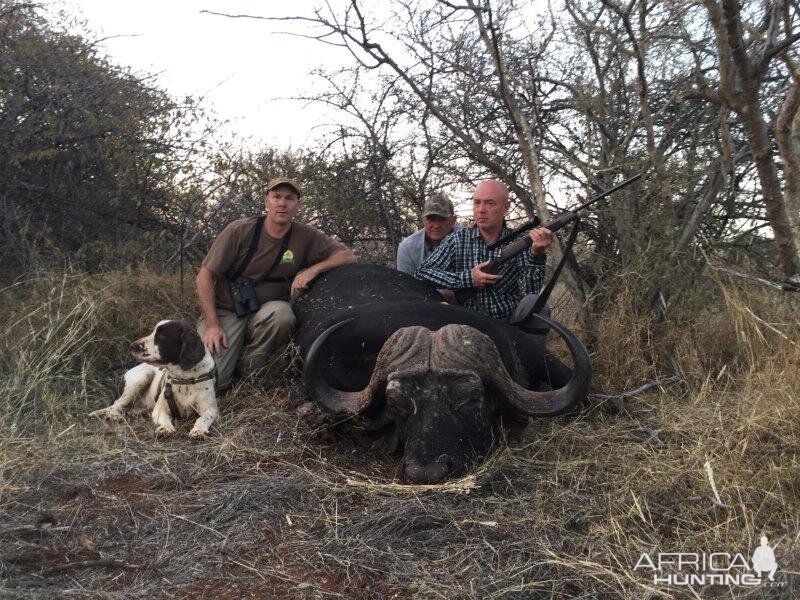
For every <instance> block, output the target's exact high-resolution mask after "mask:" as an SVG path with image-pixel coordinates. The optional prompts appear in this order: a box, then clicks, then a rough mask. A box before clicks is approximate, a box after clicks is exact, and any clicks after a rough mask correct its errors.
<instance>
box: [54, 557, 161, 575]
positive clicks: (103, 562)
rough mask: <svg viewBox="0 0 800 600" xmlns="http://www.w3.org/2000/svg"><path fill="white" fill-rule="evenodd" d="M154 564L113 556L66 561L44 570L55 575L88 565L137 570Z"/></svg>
mask: <svg viewBox="0 0 800 600" xmlns="http://www.w3.org/2000/svg"><path fill="white" fill-rule="evenodd" d="M151 566H152V565H150V564H141V565H133V564H131V563H126V562H123V561H121V560H114V559H111V558H98V559H94V560H82V561H79V562H72V563H64V564H63V565H56V566H54V567H50V568H49V569H47V570H46V571H44V573H43V574H44V575H54V574H55V573H61V572H63V571H70V570H72V569H85V568H88V567H109V568H112V569H127V570H132V571H136V570H139V569H148V568H150V567H151Z"/></svg>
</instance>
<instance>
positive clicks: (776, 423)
mask: <svg viewBox="0 0 800 600" xmlns="http://www.w3.org/2000/svg"><path fill="white" fill-rule="evenodd" d="M738 285H739V284H736V286H738ZM171 286H172V287H171ZM716 289H717V292H715V293H712V292H707V293H708V296H709V297H708V302H707V303H706V304H707V307H708V308H707V310H706V311H705V312H704V313H703V314H701V315H691V316H682V315H680V312H679V311H680V307H675V308H674V309H673V311H672V312H671V313H670V318H671V319H673V320H672V321H671V322H670V323H667V324H666V325H665V326H664V327H662V328H661V329H660V330H652V329H649V328H648V325H647V323H646V322H644V321H638V320H637V319H635V318H633V317H632V316H631V315H630V314H627V313H626V309H625V302H620V303H619V304H618V305H617V306H618V309H617V314H609V315H606V316H605V318H604V319H603V321H602V336H601V339H602V340H603V344H602V347H601V348H600V349H599V350H598V352H597V354H596V355H595V356H594V363H595V367H596V370H597V375H596V384H597V386H598V387H600V388H602V389H605V390H624V389H629V388H632V387H635V386H636V385H638V384H639V383H641V382H642V381H644V380H647V379H650V378H653V377H655V376H657V375H663V374H670V373H668V372H665V371H661V370H659V369H662V368H663V367H656V366H654V365H656V364H664V363H665V361H664V350H663V349H664V348H665V347H666V346H671V347H673V348H674V356H675V359H676V362H677V366H678V367H679V368H680V370H681V373H682V376H683V377H684V382H683V383H680V384H677V385H672V386H670V387H667V388H658V387H656V388H654V389H653V390H651V391H650V392H648V393H647V394H645V395H643V396H639V397H636V398H632V399H628V400H625V401H624V402H623V403H621V404H618V405H616V406H615V408H614V409H613V410H611V409H610V407H607V406H606V405H601V404H600V403H599V402H594V403H593V404H592V405H591V406H589V407H587V409H586V410H585V411H583V412H582V413H581V414H579V415H572V416H569V417H562V418H558V419H553V420H537V421H535V422H533V423H532V425H531V427H529V429H528V431H527V432H526V433H525V434H524V436H523V437H522V439H521V440H519V441H516V442H513V443H510V444H504V445H502V446H501V447H500V448H499V449H498V450H497V451H496V452H495V453H494V454H493V455H492V456H491V457H490V458H489V460H487V461H486V462H485V463H484V464H482V465H481V466H480V467H479V468H478V469H477V471H476V472H475V473H474V475H473V476H472V477H471V478H469V479H465V480H460V481H456V482H451V483H450V484H448V485H445V486H431V487H430V488H429V489H427V488H425V487H414V488H408V487H403V486H398V485H397V484H396V481H394V477H393V476H394V471H395V468H396V460H395V459H394V458H392V457H375V456H373V455H371V454H370V453H369V452H368V450H367V449H366V448H363V447H361V446H360V445H359V443H358V440H357V439H354V438H348V437H340V438H339V439H334V437H335V435H334V434H333V433H332V432H330V431H328V430H327V429H326V428H325V427H324V426H322V425H320V424H319V423H320V421H319V420H318V419H315V418H314V416H313V415H312V416H311V417H303V418H301V417H298V416H296V414H295V411H294V406H293V405H292V403H291V401H290V400H289V393H288V389H287V387H288V386H289V385H290V383H291V382H290V381H287V380H285V379H281V378H279V377H272V378H269V379H268V380H267V382H266V383H265V384H262V385H259V386H254V385H252V384H248V383H245V384H243V385H241V386H240V387H239V388H237V389H235V390H234V391H233V392H232V393H231V394H229V395H228V396H226V397H225V398H224V400H223V402H222V411H223V420H221V421H220V423H219V427H218V428H217V430H216V432H215V434H214V435H213V436H211V437H209V438H208V439H207V440H203V441H200V442H195V443H193V442H190V441H189V439H188V438H187V437H186V436H185V434H186V432H187V431H188V428H189V424H188V423H184V424H183V428H182V430H181V431H182V433H183V435H181V436H180V437H176V438H173V439H160V438H156V437H155V435H154V433H153V430H152V427H151V426H150V424H149V423H148V422H147V421H146V420H134V421H130V422H128V423H124V424H121V425H106V424H102V423H100V422H98V421H93V420H88V419H86V418H85V417H84V416H83V415H84V414H85V413H86V412H88V411H89V410H91V409H94V408H97V407H100V406H104V405H106V404H108V403H109V402H110V401H111V400H113V398H114V395H115V392H116V391H117V381H118V378H119V375H120V373H121V372H122V370H123V369H124V367H125V366H126V365H127V362H128V361H127V357H126V355H125V352H124V347H125V345H124V341H125V340H128V339H131V338H133V337H134V336H137V335H139V334H141V333H142V332H143V330H147V329H148V328H149V327H150V325H152V323H153V322H155V320H157V319H159V318H165V317H171V316H184V317H191V316H192V314H193V307H192V302H191V298H190V297H189V296H188V294H184V295H182V294H181V293H180V291H179V290H178V289H176V287H175V286H174V284H173V283H172V281H171V280H168V279H166V278H163V277H159V276H155V275H152V274H148V273H127V274H116V275H106V276H97V277H92V278H88V277H85V276H77V275H68V276H61V277H51V278H49V279H48V278H40V279H38V280H37V281H35V282H28V283H25V284H20V285H19V286H15V287H14V288H10V289H6V290H3V291H2V292H0V302H3V304H4V305H5V306H7V307H12V308H11V310H7V311H6V312H5V314H4V316H3V317H2V319H3V320H2V323H0V329H2V331H3V335H2V337H0V345H2V348H0V376H1V378H0V427H1V428H2V429H0V431H1V432H2V433H0V436H2V437H0V515H2V516H0V538H2V551H0V595H2V596H3V597H31V598H48V597H59V598H60V597H65V596H67V597H108V598H123V597H124V598H131V597H147V598H150V597H176V598H205V597H218V598H247V597H253V598H258V597H308V598H317V597H319V598H324V597H347V598H374V597H387V598H392V597H397V598H409V597H424V598H428V597H433V598H437V597H444V598H485V597H489V598H494V597H522V598H527V597H536V598H538V597H543V598H544V597H547V598H630V599H634V598H636V599H638V598H662V597H687V598H689V597H692V598H698V597H704V598H706V597H726V598H730V597H744V596H746V595H747V594H746V592H747V590H746V589H745V588H729V587H717V588H705V589H697V590H694V591H688V590H683V591H681V590H676V589H674V588H673V589H669V588H664V587H654V586H653V584H652V581H648V577H647V576H646V575H643V574H640V573H639V572H633V571H632V569H631V566H632V565H633V564H634V563H635V562H636V560H637V559H638V557H639V554H640V553H641V552H658V551H662V552H677V551H696V552H697V551H709V552H710V551H727V552H731V553H733V552H742V553H743V554H745V555H746V556H749V555H751V554H752V551H753V550H754V549H755V547H756V546H757V545H758V537H759V536H760V535H761V534H762V532H764V533H766V534H767V535H768V536H769V537H770V540H771V543H773V544H775V543H777V544H778V546H777V551H776V554H777V558H778V563H779V566H780V570H779V572H778V577H779V579H780V580H781V581H785V582H787V586H785V587H784V588H780V589H771V590H766V589H760V590H757V591H756V592H751V594H753V597H765V595H766V597H787V598H788V597H795V596H797V594H798V589H800V586H798V583H797V565H798V564H800V561H799V560H798V559H800V545H799V544H798V541H799V540H800V469H798V455H799V453H800V400H799V399H798V398H799V396H800V394H798V390H800V375H798V372H799V371H798V361H800V349H798V346H797V345H796V344H797V340H798V339H800V336H798V332H799V331H800V315H798V304H797V300H796V299H793V298H791V297H789V296H780V295H778V294H776V293H773V292H770V291H762V290H757V289H752V288H743V287H735V286H734V285H733V284H731V283H730V282H725V283H724V285H722V286H721V287H718V288H716ZM165 307H166V309H165ZM26 313H27V314H26ZM707 463H708V465H709V466H710V468H711V470H712V472H713V482H714V487H715V488H716V491H714V489H712V484H711V480H710V478H709V473H708V470H707V467H706V464H707ZM717 496H718V497H717Z"/></svg>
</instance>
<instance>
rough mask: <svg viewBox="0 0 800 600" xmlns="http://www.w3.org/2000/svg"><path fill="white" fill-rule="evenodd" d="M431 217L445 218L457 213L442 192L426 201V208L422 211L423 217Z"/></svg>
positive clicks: (432, 195)
mask: <svg viewBox="0 0 800 600" xmlns="http://www.w3.org/2000/svg"><path fill="white" fill-rule="evenodd" d="M430 215H436V216H438V217H445V218H447V217H452V216H454V215H455V211H454V210H453V203H452V202H450V200H449V199H448V198H447V196H445V195H444V194H442V193H441V192H436V193H435V194H431V195H430V196H429V197H428V199H427V200H425V206H424V208H423V209H422V216H423V217H428V216H430Z"/></svg>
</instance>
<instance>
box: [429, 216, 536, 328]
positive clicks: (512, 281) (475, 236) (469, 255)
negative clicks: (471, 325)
mask: <svg viewBox="0 0 800 600" xmlns="http://www.w3.org/2000/svg"><path fill="white" fill-rule="evenodd" d="M509 232H510V229H508V228H507V227H504V228H503V230H502V231H501V232H500V236H504V235H506V234H507V233H509ZM498 239H499V238H498ZM500 250H501V248H495V249H494V250H493V251H492V252H489V251H488V250H487V249H486V244H485V243H484V241H483V237H481V234H480V231H479V229H478V228H477V227H469V228H465V229H459V230H457V231H453V233H451V234H450V235H448V236H447V237H446V238H444V240H442V243H441V244H439V247H438V248H436V250H434V252H433V254H431V255H430V256H428V258H426V259H425V261H424V262H423V263H422V264H421V265H420V267H419V269H417V271H416V273H414V277H416V278H417V279H421V280H422V281H427V282H429V283H432V284H434V285H435V286H437V287H439V288H447V289H450V290H458V289H462V288H470V287H472V267H474V266H475V265H477V264H479V263H482V262H484V261H487V260H489V259H492V258H497V257H498V256H500ZM546 261H547V257H546V256H545V254H539V255H538V256H532V255H531V253H530V250H526V251H525V252H520V253H519V254H517V255H516V256H515V257H514V258H512V259H511V260H509V261H508V262H507V263H505V264H503V265H501V266H500V270H499V271H498V275H502V278H501V279H500V280H499V281H498V282H497V283H493V284H492V285H487V286H486V287H485V288H483V289H482V290H479V291H478V293H477V294H475V295H473V296H472V297H471V298H468V299H467V300H465V301H464V306H466V307H467V308H471V309H473V310H476V311H478V312H482V313H484V314H487V315H489V316H491V317H494V318H495V319H508V318H509V317H511V315H512V314H513V313H514V309H515V308H516V307H517V304H519V301H520V300H522V297H523V296H525V295H527V294H531V293H538V292H539V290H540V289H541V287H542V283H543V282H544V274H545V263H546Z"/></svg>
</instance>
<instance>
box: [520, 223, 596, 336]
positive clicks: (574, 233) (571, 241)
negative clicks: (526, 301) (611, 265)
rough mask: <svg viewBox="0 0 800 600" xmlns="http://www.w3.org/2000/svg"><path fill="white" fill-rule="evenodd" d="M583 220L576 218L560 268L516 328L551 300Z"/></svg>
mask: <svg viewBox="0 0 800 600" xmlns="http://www.w3.org/2000/svg"><path fill="white" fill-rule="evenodd" d="M580 224H581V218H580V217H576V218H575V221H574V222H573V224H572V231H571V232H570V234H569V239H568V240H567V246H566V248H564V254H563V255H562V256H561V260H560V261H559V262H558V266H557V267H556V269H555V271H553V274H552V275H551V276H550V279H549V280H548V281H547V285H545V286H544V288H543V289H542V291H541V292H539V297H538V298H536V302H534V303H533V306H532V307H531V310H530V311H529V312H528V314H527V315H525V316H524V317H523V318H522V319H521V320H519V321H517V322H516V323H514V325H515V326H517V327H520V326H522V325H525V324H527V323H529V322H530V321H531V320H532V319H533V318H534V316H535V315H537V314H538V313H540V312H541V311H542V308H543V307H544V305H545V304H546V303H547V300H548V298H550V294H551V293H552V291H553V288H554V287H556V283H557V282H558V277H559V275H561V270H562V269H563V268H564V264H566V262H567V257H568V256H569V255H570V253H571V252H572V246H573V245H574V244H575V238H577V237H578V230H579V229H580Z"/></svg>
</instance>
